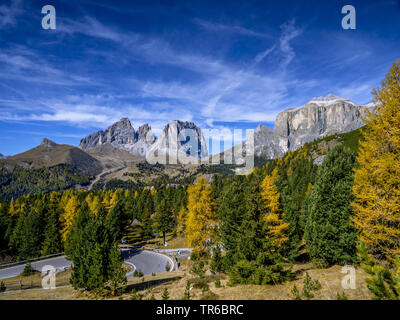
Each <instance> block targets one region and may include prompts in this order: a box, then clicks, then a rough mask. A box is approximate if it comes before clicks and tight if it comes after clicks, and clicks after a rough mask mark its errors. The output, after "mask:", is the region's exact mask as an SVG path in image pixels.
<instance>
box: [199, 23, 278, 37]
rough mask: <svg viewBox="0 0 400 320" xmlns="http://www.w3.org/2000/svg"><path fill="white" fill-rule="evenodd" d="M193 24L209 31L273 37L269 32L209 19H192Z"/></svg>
mask: <svg viewBox="0 0 400 320" xmlns="http://www.w3.org/2000/svg"><path fill="white" fill-rule="evenodd" d="M192 21H193V22H194V23H195V24H197V25H198V26H200V27H201V28H203V29H205V30H207V31H211V32H224V33H232V34H240V35H244V36H249V37H257V38H268V39H270V38H273V37H272V36H271V35H270V34H267V33H262V32H257V31H254V30H251V29H247V28H244V27H242V26H239V25H227V24H221V23H214V22H210V21H206V20H203V19H198V18H196V19H193V20H192Z"/></svg>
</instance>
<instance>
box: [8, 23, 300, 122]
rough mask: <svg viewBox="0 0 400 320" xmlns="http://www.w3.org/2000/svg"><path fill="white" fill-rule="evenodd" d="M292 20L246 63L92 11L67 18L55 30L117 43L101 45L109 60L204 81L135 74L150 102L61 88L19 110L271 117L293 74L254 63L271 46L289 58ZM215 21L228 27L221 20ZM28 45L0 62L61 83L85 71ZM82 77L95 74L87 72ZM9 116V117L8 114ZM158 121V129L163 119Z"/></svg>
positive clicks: (81, 115) (76, 116) (84, 117)
mask: <svg viewBox="0 0 400 320" xmlns="http://www.w3.org/2000/svg"><path fill="white" fill-rule="evenodd" d="M198 22H199V21H198ZM203 22H204V21H203ZM294 24H295V22H294V20H291V21H289V22H288V23H287V24H284V25H282V27H281V29H282V33H281V35H280V37H279V38H278V39H275V41H276V44H274V45H273V46H272V47H269V48H267V49H266V50H263V51H261V52H260V53H259V54H257V55H256V56H255V58H254V60H253V61H249V64H248V67H244V68H243V67H241V68H239V67H237V66H235V65H231V64H228V63H226V62H223V61H221V60H216V59H215V58H213V57H209V56H205V55H199V54H198V53H193V52H182V51H178V50H175V49H174V48H172V47H171V46H170V44H168V43H166V42H165V41H163V40H161V39H159V38H154V37H153V38H146V37H143V36H141V35H138V34H134V33H123V32H120V31H119V30H117V29H114V28H113V27H109V26H106V25H104V24H102V23H101V22H100V21H98V20H96V19H94V18H91V17H88V16H86V17H84V18H83V19H82V20H68V19H64V20H62V23H59V24H58V26H57V28H58V30H57V31H58V32H61V33H64V34H68V35H70V36H74V35H75V34H77V33H80V34H85V35H87V36H90V37H95V38H101V39H104V40H107V41H112V42H115V43H117V44H118V45H119V47H118V48H117V49H116V50H115V51H112V52H103V54H105V55H110V56H112V58H111V60H118V61H120V60H125V61H126V63H129V62H130V61H132V60H134V59H135V60H136V59H139V61H144V62H146V63H151V64H156V65H157V64H165V65H171V66H175V67H179V68H182V69H184V70H189V71H191V72H194V73H197V74H199V75H201V78H202V81H196V82H185V83H184V82H179V81H172V82H171V81H162V80H157V81H155V80H146V81H141V80H138V79H130V81H131V83H134V84H135V87H136V88H137V89H138V91H139V93H138V94H140V95H141V96H142V97H143V98H149V101H148V102H145V103H142V104H141V105H137V106H132V105H131V104H127V103H124V104H121V103H119V102H118V99H117V98H116V97H112V98H110V97H108V98H107V97H106V96H103V95H98V96H89V95H88V96H86V97H82V96H72V97H71V96H69V97H68V96H64V97H60V98H58V99H53V100H50V101H41V104H42V105H44V106H46V107H47V109H46V112H43V111H42V112H40V109H39V108H38V109H37V110H38V111H39V112H35V113H32V114H24V115H23V116H19V117H17V118H19V119H20V120H24V121H26V120H31V121H39V120H40V121H64V122H67V123H72V124H77V125H81V124H85V123H90V124H92V125H95V126H106V125H109V124H111V123H112V122H114V121H117V120H119V119H120V118H121V117H124V116H128V117H130V116H132V117H133V118H135V119H137V121H138V122H139V123H144V122H150V123H151V124H152V125H153V123H154V122H155V121H154V111H157V119H158V121H159V122H160V123H161V122H163V125H165V123H166V122H168V121H169V120H171V119H181V120H192V119H194V118H196V121H199V122H201V124H203V125H206V126H210V125H213V122H214V121H219V122H221V121H252V122H253V121H274V119H275V116H276V114H277V113H278V112H279V111H280V110H281V108H282V106H284V105H285V104H286V103H290V102H291V100H290V98H289V97H287V92H288V86H289V85H290V83H291V81H292V80H289V79H287V77H286V74H285V72H282V65H281V68H279V67H278V66H277V69H276V70H275V72H273V73H268V74H263V72H260V70H258V69H257V64H258V63H259V62H261V61H262V60H263V59H264V58H265V57H266V56H268V55H269V54H271V53H272V52H273V51H274V52H278V53H280V54H279V56H278V58H279V59H280V60H281V61H284V62H283V66H284V68H285V67H287V66H288V65H289V64H290V62H291V61H292V60H293V59H294V57H295V53H294V49H293V48H292V47H291V43H290V42H291V40H292V39H294V38H295V37H297V36H299V35H300V34H301V30H300V29H298V28H296V27H295V25H294ZM208 26H209V27H210V25H208ZM213 27H218V28H222V29H224V26H222V25H214V26H213ZM233 30H234V31H235V32H240V33H246V34H248V35H253V36H257V34H253V33H252V32H250V30H247V29H245V28H233ZM259 36H261V35H259ZM277 48H279V49H280V50H277ZM23 49H24V48H20V50H19V51H18V54H17V55H14V56H11V55H10V53H7V52H3V53H0V62H1V61H3V62H4V61H10V66H11V67H12V68H13V69H14V75H16V76H18V75H19V74H20V73H22V72H23V71H24V70H30V71H36V70H42V68H44V70H45V71H46V74H48V75H51V77H50V76H49V77H48V78H44V79H40V78H39V79H38V78H35V80H36V81H37V80H39V81H46V80H49V81H50V79H51V81H52V83H53V84H54V83H57V80H58V81H60V84H63V85H71V83H73V82H77V79H78V77H81V76H80V75H79V74H74V73H73V72H69V73H68V74H66V73H64V72H62V71H60V70H59V69H57V68H54V67H51V66H49V65H46V66H43V64H42V63H40V61H41V60H40V57H36V56H35V54H34V53H32V52H30V51H27V52H28V53H24V50H23ZM93 54H96V52H94V53H93ZM33 60H35V61H36V62H35V63H34V62H33ZM38 62H39V63H38ZM21 76H24V75H21ZM80 81H81V82H85V81H87V82H92V81H93V82H94V80H92V79H85V78H84V77H83V79H80ZM298 82H300V80H298ZM299 84H300V83H297V85H299ZM152 98H159V99H162V100H163V103H162V105H161V104H160V102H158V101H157V102H155V101H152V100H151V99H152ZM194 115H196V116H194ZM3 116H4V113H3ZM0 117H1V115H0ZM7 117H8V118H10V115H9V114H8V115H7ZM11 117H12V116H11ZM14 119H15V117H14ZM154 126H155V127H158V128H157V129H160V128H159V124H157V125H154Z"/></svg>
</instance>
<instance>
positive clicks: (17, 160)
mask: <svg viewBox="0 0 400 320" xmlns="http://www.w3.org/2000/svg"><path fill="white" fill-rule="evenodd" d="M374 108H375V106H374V105H373V104H369V105H366V106H361V105H358V104H355V103H353V102H351V101H350V100H348V99H346V98H342V97H337V96H334V95H328V96H326V97H320V98H313V99H312V100H310V101H309V102H308V103H307V104H305V105H304V106H301V107H297V108H290V109H287V110H285V111H283V112H281V113H279V114H278V116H277V118H276V121H275V125H274V129H273V130H270V129H269V128H267V127H265V126H263V125H258V127H257V129H256V130H255V134H254V149H255V156H256V157H258V158H263V159H275V158H278V157H282V156H283V155H284V154H285V153H286V152H287V151H289V150H296V149H299V148H300V147H301V146H302V145H304V144H305V143H307V142H311V141H314V140H316V139H320V138H323V137H326V136H330V135H333V134H339V133H345V132H349V131H353V130H356V129H358V128H360V127H362V126H363V125H364V122H363V120H362V119H363V116H365V115H366V114H367V110H370V111H372V112H373V111H374ZM186 129H190V130H191V133H192V134H194V135H195V138H196V139H197V141H198V146H197V148H196V149H197V150H196V152H195V153H194V154H193V153H192V155H191V156H193V157H195V158H198V159H200V158H204V157H207V156H208V151H207V145H206V141H205V139H204V136H203V133H202V131H201V129H200V128H199V127H197V126H196V125H195V124H194V123H193V122H183V121H179V120H174V121H170V122H169V123H168V124H167V125H166V126H165V128H164V130H163V131H162V134H161V135H160V137H159V138H156V137H155V135H154V134H153V132H152V130H151V127H150V126H149V125H148V124H144V125H142V126H140V127H139V128H138V129H137V130H135V129H134V128H133V126H132V124H131V122H130V121H129V119H127V118H122V119H121V120H120V121H118V122H116V123H114V124H113V125H111V126H110V127H108V128H107V129H106V130H105V131H102V130H99V131H96V132H94V133H92V134H90V135H88V136H87V137H84V138H83V139H82V140H81V142H80V144H79V146H78V147H73V146H68V145H58V144H56V143H55V142H53V141H50V140H48V139H46V138H45V139H44V140H43V141H42V143H41V144H40V145H39V146H37V147H35V148H33V149H31V150H28V151H26V152H24V153H21V154H18V155H15V156H11V157H7V158H4V156H2V155H0V159H1V160H0V187H2V185H3V188H4V183H6V184H7V183H8V184H10V183H12V182H11V181H14V180H15V181H16V180H18V179H16V178H15V177H14V178H15V179H14V178H7V179H5V180H4V179H3V180H4V181H6V182H1V181H2V179H1V178H2V175H3V176H4V175H10V174H12V172H13V170H14V169H13V168H15V167H16V166H18V167H20V168H21V170H25V171H29V170H38V169H40V168H53V170H56V172H57V177H59V178H60V177H62V170H65V168H64V167H65V166H67V168H68V170H69V171H68V175H69V176H70V177H71V178H70V180H71V181H70V182H69V183H68V184H62V185H65V186H67V187H68V186H70V185H71V184H73V183H74V182H73V181H78V182H79V181H81V182H79V183H84V184H86V188H87V187H89V188H92V187H93V184H94V183H95V182H96V183H97V182H99V181H100V182H101V181H103V182H104V181H107V180H110V179H111V180H123V181H134V182H135V183H141V181H142V180H145V181H149V179H159V178H165V177H174V178H176V179H178V178H179V179H185V178H186V177H188V176H190V175H193V174H197V173H198V172H199V170H198V168H197V169H196V167H199V166H197V165H195V166H187V165H186V166H164V165H158V163H157V166H155V167H151V166H149V165H148V164H146V165H145V162H146V159H145V155H146V154H158V155H159V154H168V153H169V150H170V149H171V148H173V149H174V150H179V151H178V152H180V153H183V154H188V153H189V143H188V141H176V139H175V140H174V139H169V138H170V134H172V135H173V136H175V137H176V135H177V134H179V133H181V132H184V130H186ZM171 143H172V144H171ZM246 143H249V141H248V140H247V141H244V142H243V146H246ZM229 152H232V149H230V150H226V151H225V152H224V153H225V154H226V153H229ZM54 168H56V169H54ZM60 168H64V169H62V170H61V169H60ZM46 174H47V173H45V174H44V173H40V176H41V177H42V176H45V175H46ZM78 177H80V178H78ZM13 179H14V180H13ZM7 181H8V182H7ZM87 181H92V182H91V184H89V185H87ZM78 182H76V183H78ZM32 183H33V182H32ZM54 185H56V186H57V188H60V186H59V184H58V183H56V184H54V183H52V185H51V187H48V186H46V185H45V186H44V187H43V188H42V189H43V190H44V191H48V190H52V188H53V186H54ZM54 188H55V187H54ZM54 188H53V189H54ZM20 189H21V188H20V187H19V188H18V190H20ZM22 189H23V188H22ZM42 189H40V190H42ZM28 191H29V190H28ZM15 192H16V191H15ZM18 192H20V191H18ZM21 192H23V191H21ZM13 194H14V193H13Z"/></svg>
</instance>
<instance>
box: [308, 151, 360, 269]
mask: <svg viewBox="0 0 400 320" xmlns="http://www.w3.org/2000/svg"><path fill="white" fill-rule="evenodd" d="M355 156H356V155H355V153H354V152H353V151H351V150H350V149H348V148H346V147H344V146H343V145H338V146H336V147H335V148H333V149H332V150H331V151H330V152H329V153H328V154H327V155H326V158H325V159H324V162H323V163H322V165H321V166H320V167H319V168H318V171H317V176H316V181H315V184H314V186H313V187H312V190H311V192H310V194H309V197H308V199H307V203H308V208H307V217H306V227H305V240H306V246H307V249H308V252H309V254H310V256H311V258H312V259H314V260H315V261H316V262H318V263H322V264H323V265H326V264H327V265H332V264H335V263H338V264H345V263H354V262H355V261H356V232H355V230H354V229H353V228H352V227H351V226H350V217H351V214H352V209H351V206H350V203H351V202H352V200H353V195H352V191H351V190H352V184H353V167H354V165H355Z"/></svg>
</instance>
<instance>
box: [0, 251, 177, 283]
mask: <svg viewBox="0 0 400 320" xmlns="http://www.w3.org/2000/svg"><path fill="white" fill-rule="evenodd" d="M122 256H123V257H124V260H125V261H126V262H128V265H130V266H132V265H134V267H135V268H136V269H137V270H140V271H141V272H142V273H143V274H144V275H151V274H152V273H163V272H166V265H167V263H169V264H170V266H171V267H172V259H170V258H168V257H167V256H165V255H162V254H159V253H154V252H150V251H144V250H122ZM71 264H72V262H71V261H69V260H67V259H66V258H65V256H61V257H56V258H51V259H46V260H42V261H36V262H32V263H31V265H32V268H34V269H35V270H38V271H41V270H42V268H43V267H44V266H45V265H50V266H53V267H54V268H56V271H57V272H60V271H64V270H65V268H68V267H70V266H71ZM24 267H25V264H21V265H17V266H13V267H9V268H5V269H0V279H7V278H12V277H16V276H18V275H20V274H21V272H22V271H23V270H24ZM133 271H134V270H132V271H130V272H128V273H127V276H128V277H132V276H133Z"/></svg>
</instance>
